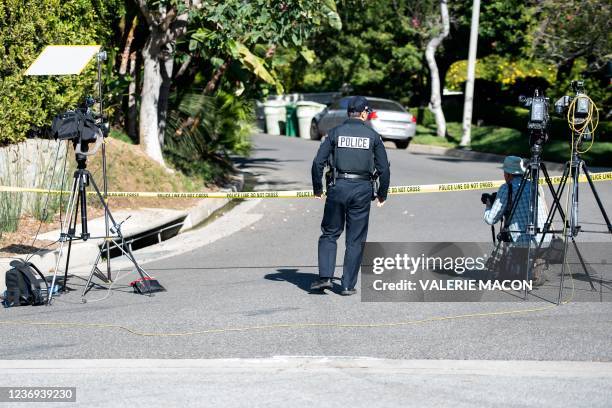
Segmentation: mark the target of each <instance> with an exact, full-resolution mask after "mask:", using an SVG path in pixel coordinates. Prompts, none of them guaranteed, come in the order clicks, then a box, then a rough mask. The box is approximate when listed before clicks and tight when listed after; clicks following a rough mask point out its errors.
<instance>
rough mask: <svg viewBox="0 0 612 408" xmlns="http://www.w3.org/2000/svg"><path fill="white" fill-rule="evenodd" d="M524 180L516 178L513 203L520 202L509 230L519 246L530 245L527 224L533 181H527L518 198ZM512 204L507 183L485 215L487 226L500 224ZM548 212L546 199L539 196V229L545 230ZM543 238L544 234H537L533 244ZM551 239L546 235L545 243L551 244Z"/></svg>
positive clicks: (514, 179)
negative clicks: (507, 208) (507, 207)
mask: <svg viewBox="0 0 612 408" xmlns="http://www.w3.org/2000/svg"><path fill="white" fill-rule="evenodd" d="M521 180H522V178H521V177H520V176H515V177H514V178H513V179H512V181H511V183H512V201H516V200H517V198H518V199H519V202H518V204H517V207H516V210H515V212H514V216H513V217H512V220H511V222H510V225H509V227H508V230H509V231H510V235H511V236H512V241H514V242H515V243H518V244H525V245H526V244H529V235H527V233H526V231H527V222H528V216H529V198H530V196H531V181H529V180H526V181H525V183H527V184H526V185H525V189H524V190H523V193H522V194H521V197H517V195H518V192H519V188H520V185H521ZM507 205H510V206H511V207H512V204H509V203H508V184H507V183H505V184H504V185H502V186H501V187H500V188H499V190H498V191H497V198H496V199H495V202H494V203H493V205H492V206H491V208H487V209H486V210H485V213H484V220H485V222H486V223H487V224H490V225H493V224H495V223H497V222H499V221H500V220H501V218H502V216H503V215H504V212H505V211H506V206H507ZM546 216H547V210H546V203H545V201H544V197H543V195H542V194H539V197H538V228H540V229H542V228H544V223H545V221H546ZM541 238H542V234H537V236H536V237H535V240H533V241H532V242H533V243H534V244H538V243H539V242H540V239H541ZM550 239H551V234H546V237H545V238H544V242H549V241H550Z"/></svg>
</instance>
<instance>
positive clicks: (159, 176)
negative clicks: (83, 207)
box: [0, 138, 217, 256]
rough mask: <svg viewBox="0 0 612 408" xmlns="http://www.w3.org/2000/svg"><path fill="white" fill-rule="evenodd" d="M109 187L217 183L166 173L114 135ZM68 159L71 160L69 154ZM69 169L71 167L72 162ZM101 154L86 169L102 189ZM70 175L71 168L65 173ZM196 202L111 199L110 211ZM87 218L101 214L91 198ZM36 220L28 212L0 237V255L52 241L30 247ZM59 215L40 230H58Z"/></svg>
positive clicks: (193, 187) (200, 187)
mask: <svg viewBox="0 0 612 408" xmlns="http://www.w3.org/2000/svg"><path fill="white" fill-rule="evenodd" d="M106 142H107V144H106V152H107V167H108V184H109V186H108V188H109V191H161V192H178V191H214V190H217V187H216V186H205V185H204V184H203V182H201V181H200V180H193V179H189V178H187V177H185V176H184V175H183V174H181V173H178V172H169V171H168V170H167V169H165V168H163V167H162V166H161V165H159V164H158V163H156V162H154V161H152V160H150V159H149V158H148V157H147V156H146V154H145V153H144V152H143V151H142V150H141V149H140V147H139V146H136V145H130V144H127V143H125V142H122V141H120V140H116V139H113V138H107V139H106ZM68 159H69V160H71V161H73V156H72V153H69V156H68ZM71 164H72V168H74V163H71ZM101 168H102V155H101V154H100V152H98V153H97V154H96V155H95V156H94V157H91V158H89V160H88V169H89V171H90V172H91V174H92V175H93V178H94V179H95V181H96V183H97V184H98V186H99V187H100V189H102V170H101ZM67 177H68V178H71V177H72V170H71V171H69V174H67ZM197 202H198V200H197V199H179V198H177V199H165V198H111V199H109V206H110V209H111V211H113V210H120V209H125V210H135V209H138V208H172V209H188V208H190V207H193V206H194V205H196V204H197ZM88 204H89V211H88V216H89V218H92V219H93V218H95V217H98V216H101V215H102V214H103V212H102V206H101V205H100V204H99V203H96V202H95V201H94V199H93V197H90V199H89V200H88ZM39 224H40V223H39V222H38V221H37V220H36V219H35V218H34V217H33V216H32V215H31V214H27V215H25V216H23V217H22V218H21V220H20V224H19V228H18V229H17V231H15V232H12V233H3V234H2V235H1V236H0V256H10V255H14V254H24V253H30V252H32V251H33V250H36V249H38V248H41V247H44V246H46V245H49V244H51V243H50V242H45V241H37V242H36V244H35V246H34V247H32V246H31V245H32V240H33V237H34V234H35V233H36V231H37V230H38V228H39ZM59 225H60V224H59V214H56V215H55V216H54V217H53V220H52V222H49V223H42V225H41V227H40V228H41V229H40V231H41V233H43V232H47V231H51V230H54V229H59Z"/></svg>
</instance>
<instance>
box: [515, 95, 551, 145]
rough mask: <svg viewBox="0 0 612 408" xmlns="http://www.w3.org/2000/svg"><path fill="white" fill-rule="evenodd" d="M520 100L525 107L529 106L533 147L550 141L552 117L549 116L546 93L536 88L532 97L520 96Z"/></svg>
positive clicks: (528, 128) (530, 136) (530, 135)
mask: <svg viewBox="0 0 612 408" xmlns="http://www.w3.org/2000/svg"><path fill="white" fill-rule="evenodd" d="M519 102H520V103H521V104H522V105H523V106H524V107H526V108H529V122H528V123H527V130H528V131H529V145H530V146H531V147H534V146H536V147H541V146H542V145H543V144H544V143H546V142H547V141H548V128H549V125H550V117H549V116H548V104H549V99H548V98H547V97H545V96H544V95H540V91H539V90H538V89H536V90H535V91H534V93H533V97H531V98H527V97H525V96H523V95H521V96H519Z"/></svg>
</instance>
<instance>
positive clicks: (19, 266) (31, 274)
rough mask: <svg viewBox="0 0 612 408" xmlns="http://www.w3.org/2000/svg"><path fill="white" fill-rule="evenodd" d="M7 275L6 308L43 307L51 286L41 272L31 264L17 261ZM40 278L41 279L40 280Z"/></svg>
mask: <svg viewBox="0 0 612 408" xmlns="http://www.w3.org/2000/svg"><path fill="white" fill-rule="evenodd" d="M10 265H11V266H12V269H9V270H8V271H7V272H6V275H5V281H6V299H5V300H4V306H5V307H12V306H23V305H32V306H38V305H43V304H45V302H46V300H47V299H46V297H47V294H48V293H49V285H48V283H47V281H46V279H45V277H44V275H43V274H42V273H41V272H40V270H39V269H38V268H37V267H36V266H35V265H34V264H33V263H30V262H24V261H20V260H15V261H12V262H11V263H10ZM39 277H40V278H39Z"/></svg>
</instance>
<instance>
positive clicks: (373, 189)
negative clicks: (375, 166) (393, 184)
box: [371, 177, 379, 201]
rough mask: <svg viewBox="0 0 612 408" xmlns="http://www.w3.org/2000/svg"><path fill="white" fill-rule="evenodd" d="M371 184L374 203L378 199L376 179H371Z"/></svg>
mask: <svg viewBox="0 0 612 408" xmlns="http://www.w3.org/2000/svg"><path fill="white" fill-rule="evenodd" d="M371 183H372V201H374V200H376V198H377V197H378V185H379V183H378V177H375V178H373V179H372V181H371Z"/></svg>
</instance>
